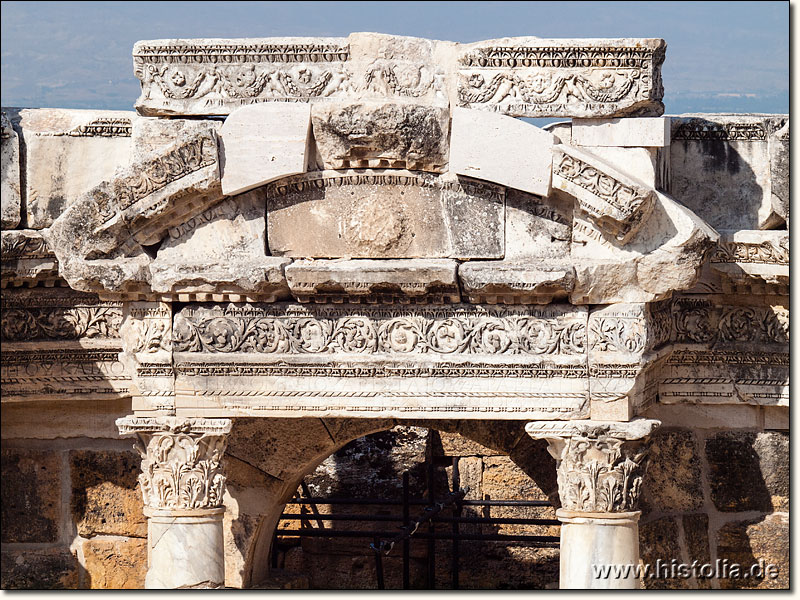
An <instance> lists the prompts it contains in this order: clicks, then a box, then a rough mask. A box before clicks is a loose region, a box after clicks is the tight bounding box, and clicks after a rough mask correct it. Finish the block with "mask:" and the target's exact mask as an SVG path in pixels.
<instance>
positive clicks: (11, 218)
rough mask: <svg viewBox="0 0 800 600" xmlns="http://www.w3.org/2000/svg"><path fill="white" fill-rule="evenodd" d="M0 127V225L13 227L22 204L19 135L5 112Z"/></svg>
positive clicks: (8, 227) (17, 222) (4, 227)
mask: <svg viewBox="0 0 800 600" xmlns="http://www.w3.org/2000/svg"><path fill="white" fill-rule="evenodd" d="M0 127H2V133H0V144H2V146H0V198H1V199H2V200H0V226H2V228H3V229H13V228H14V227H17V226H18V225H19V222H20V217H21V212H20V211H21V206H22V192H21V187H20V186H21V185H22V184H21V180H20V170H19V136H18V135H17V132H16V131H14V128H13V127H12V125H11V121H10V120H9V118H8V116H7V115H6V113H5V112H3V113H2V115H0Z"/></svg>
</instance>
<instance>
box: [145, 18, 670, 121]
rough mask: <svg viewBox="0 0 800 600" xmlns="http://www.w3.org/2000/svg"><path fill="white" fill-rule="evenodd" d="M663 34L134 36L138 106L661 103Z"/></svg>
mask: <svg viewBox="0 0 800 600" xmlns="http://www.w3.org/2000/svg"><path fill="white" fill-rule="evenodd" d="M665 49H666V44H665V43H664V41H663V40H660V39H605V40H598V39H588V40H571V39H566V40H552V39H540V38H533V37H523V38H504V39H498V40H488V41H485V42H477V43H474V44H455V43H453V42H444V41H436V40H426V39H421V38H412V37H402V36H394V35H384V34H377V33H354V34H351V35H350V36H349V37H347V38H253V39H238V40H235V39H187V40H150V41H142V42H137V43H136V44H135V45H134V48H133V62H134V73H135V75H136V77H137V78H139V80H140V81H141V84H142V95H141V96H140V97H139V99H138V100H137V102H136V109H137V110H138V111H139V112H140V113H141V114H144V115H150V116H159V115H181V114H183V115H225V114H230V113H231V112H232V111H233V110H234V109H236V108H238V107H240V106H244V105H249V104H254V103H261V102H276V101H283V102H287V101H288V102H312V103H317V102H324V101H330V100H339V99H354V100H363V99H382V100H383V99H387V98H391V99H394V100H401V101H408V100H412V101H413V102H417V103H420V102H421V103H426V104H437V105H440V106H443V105H446V104H447V103H448V101H449V102H450V103H451V104H452V105H459V106H464V107H469V108H482V109H488V110H493V111H496V112H500V113H503V114H507V115H510V116H516V117H548V116H583V117H613V116H628V115H642V116H648V115H660V114H661V113H662V112H663V110H664V107H663V104H662V103H661V98H662V96H663V93H664V92H663V87H662V85H661V64H662V63H663V61H664V54H665Z"/></svg>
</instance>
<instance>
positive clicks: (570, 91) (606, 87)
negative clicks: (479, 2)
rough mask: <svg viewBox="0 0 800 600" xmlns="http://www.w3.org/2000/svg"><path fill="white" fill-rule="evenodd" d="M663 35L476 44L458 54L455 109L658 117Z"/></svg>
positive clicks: (520, 114)
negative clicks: (634, 38)
mask: <svg viewBox="0 0 800 600" xmlns="http://www.w3.org/2000/svg"><path fill="white" fill-rule="evenodd" d="M665 50H666V44H665V43H664V41H663V40H657V39H639V40H547V39H538V38H506V39H502V40H493V41H489V42H477V43H475V44H472V45H471V46H470V47H468V48H467V49H466V50H465V51H464V52H463V54H462V55H461V56H460V58H459V61H458V63H459V71H458V101H459V105H460V106H466V107H469V108H484V107H486V108H489V109H490V110H496V111H498V112H504V113H505V114H508V115H511V116H516V117H545V116H548V117H552V116H574V117H587V116H612V115H613V114H617V115H623V114H624V115H636V116H650V115H653V116H654V115H660V114H661V113H662V112H663V110H664V108H663V105H662V104H661V102H660V101H661V98H662V97H663V94H664V89H663V86H662V84H661V71H660V69H661V64H662V63H663V62H664V53H665Z"/></svg>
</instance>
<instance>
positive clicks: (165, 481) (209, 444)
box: [117, 417, 231, 510]
mask: <svg viewBox="0 0 800 600" xmlns="http://www.w3.org/2000/svg"><path fill="white" fill-rule="evenodd" d="M117 427H118V428H119V431H120V434H121V435H132V434H135V435H136V436H137V437H138V442H137V443H136V444H135V448H136V450H137V451H138V452H139V454H140V456H141V457H142V473H141V474H140V475H139V483H140V485H141V488H142V495H143V497H144V503H145V506H147V507H149V508H151V509H173V510H174V509H182V510H192V509H214V508H219V507H221V506H222V498H223V495H224V493H225V475H224V474H223V471H222V465H221V461H222V456H223V454H224V452H225V446H226V436H227V434H228V433H229V432H230V429H231V423H230V421H228V420H225V419H191V420H183V419H176V418H174V417H172V418H170V417H161V418H149V419H148V418H137V417H126V418H123V419H117Z"/></svg>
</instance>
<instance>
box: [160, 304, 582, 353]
mask: <svg viewBox="0 0 800 600" xmlns="http://www.w3.org/2000/svg"><path fill="white" fill-rule="evenodd" d="M503 313H505V314H503ZM508 313H510V314H508ZM576 317H577V318H576ZM174 335H175V339H174V342H173V344H174V348H175V351H176V352H209V353H218V352H224V353H228V352H257V353H267V354H375V353H390V354H395V355H403V354H418V353H422V354H434V355H459V354H472V355H475V354H478V355H491V354H505V355H513V354H523V355H524V354H530V355H547V354H562V355H581V354H585V352H586V329H585V322H584V321H583V320H582V319H581V318H580V316H579V313H575V314H574V315H570V314H569V313H568V312H566V311H563V309H561V308H558V309H556V308H551V309H544V310H541V311H537V310H535V309H534V310H513V311H511V310H508V311H499V310H497V309H488V308H483V307H480V306H476V307H472V306H467V305H461V306H457V307H455V308H452V309H450V308H435V307H430V308H424V309H419V310H416V311H415V310H412V309H407V308H400V307H398V308H397V309H378V308H375V309H373V308H345V309H339V308H336V309H333V308H327V307H319V308H317V307H309V308H308V309H306V308H304V307H300V306H297V305H275V306H270V305H262V306H258V305H248V306H242V305H229V306H228V307H227V308H225V309H223V310H221V311H220V310H219V309H213V308H212V309H209V308H203V307H199V308H194V307H192V308H185V309H183V310H182V311H181V312H180V313H179V314H178V315H176V317H175V334H174Z"/></svg>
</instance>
